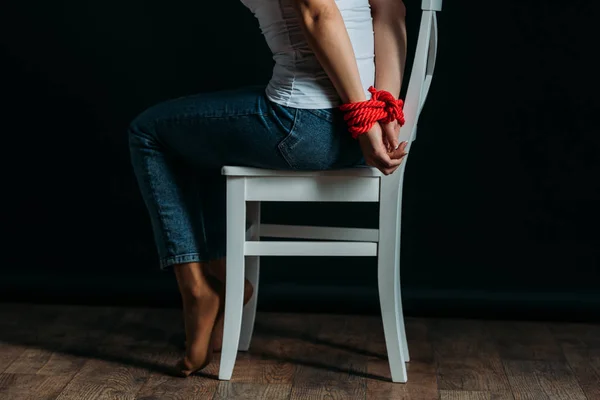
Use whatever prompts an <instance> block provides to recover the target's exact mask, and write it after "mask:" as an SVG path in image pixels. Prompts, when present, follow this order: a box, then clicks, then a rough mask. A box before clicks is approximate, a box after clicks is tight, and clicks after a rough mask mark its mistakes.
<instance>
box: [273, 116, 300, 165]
mask: <svg viewBox="0 0 600 400" xmlns="http://www.w3.org/2000/svg"><path fill="white" fill-rule="evenodd" d="M291 108H294V107H291ZM294 110H295V112H294V120H293V121H292V126H291V128H290V131H289V133H288V135H287V136H286V137H285V138H284V139H283V140H282V141H281V142H279V144H278V145H277V147H278V148H279V151H280V153H281V155H282V156H283V159H284V160H285V162H286V163H287V164H288V165H289V167H290V168H292V169H296V163H295V162H294V157H293V156H292V154H291V152H290V151H288V149H287V148H286V147H285V144H286V143H287V141H288V140H289V139H290V138H293V135H294V132H295V129H296V126H297V122H298V118H299V117H298V114H300V110H299V109H298V108H294ZM290 150H292V147H291V146H290Z"/></svg>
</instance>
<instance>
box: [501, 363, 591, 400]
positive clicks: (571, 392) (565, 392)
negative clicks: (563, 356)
mask: <svg viewBox="0 0 600 400" xmlns="http://www.w3.org/2000/svg"><path fill="white" fill-rule="evenodd" d="M504 367H505V369H506V373H507V375H508V380H509V382H510V386H511V388H512V391H513V394H514V396H515V400H521V399H538V398H539V399H552V400H588V399H587V398H586V396H585V394H584V392H583V390H582V389H581V387H580V386H579V384H578V382H577V379H576V378H575V376H574V375H573V372H572V371H571V369H570V368H569V366H568V365H567V363H566V362H561V361H539V360H535V361H527V360H504Z"/></svg>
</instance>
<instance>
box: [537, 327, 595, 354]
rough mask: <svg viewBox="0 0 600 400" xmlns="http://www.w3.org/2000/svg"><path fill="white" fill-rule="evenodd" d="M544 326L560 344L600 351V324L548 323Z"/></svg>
mask: <svg viewBox="0 0 600 400" xmlns="http://www.w3.org/2000/svg"><path fill="white" fill-rule="evenodd" d="M546 325H547V326H548V329H549V331H550V332H551V333H552V335H553V336H554V338H555V339H556V340H557V341H558V342H559V343H560V344H569V345H573V346H585V347H588V348H590V349H600V324H598V323H596V324H591V323H563V322H548V323H546Z"/></svg>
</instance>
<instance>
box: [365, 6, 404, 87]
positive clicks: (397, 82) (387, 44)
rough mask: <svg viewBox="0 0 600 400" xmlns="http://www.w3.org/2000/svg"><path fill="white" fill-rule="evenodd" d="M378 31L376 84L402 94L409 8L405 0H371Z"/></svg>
mask: <svg viewBox="0 0 600 400" xmlns="http://www.w3.org/2000/svg"><path fill="white" fill-rule="evenodd" d="M369 4H370V5H371V16H372V18H373V31H374V33H375V87H376V88H377V89H379V90H387V91H388V92H390V93H391V94H393V95H394V97H396V98H398V97H399V96H400V89H401V87H402V78H403V75H404V66H405V65H406V42H407V40H406V7H405V6H404V3H403V2H402V0H369Z"/></svg>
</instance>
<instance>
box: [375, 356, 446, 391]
mask: <svg viewBox="0 0 600 400" xmlns="http://www.w3.org/2000/svg"><path fill="white" fill-rule="evenodd" d="M406 368H407V374H408V381H407V382H406V383H394V382H392V381H391V380H392V377H391V374H390V365H389V363H388V361H387V359H386V360H369V361H368V362H367V372H368V378H367V399H373V400H378V399H386V400H388V399H389V400H404V399H406V400H409V399H422V400H429V399H431V400H434V399H435V400H437V399H438V384H437V376H436V367H435V364H434V363H433V362H429V363H428V362H422V361H411V362H409V363H407V364H406Z"/></svg>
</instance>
